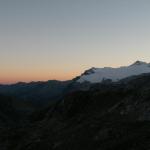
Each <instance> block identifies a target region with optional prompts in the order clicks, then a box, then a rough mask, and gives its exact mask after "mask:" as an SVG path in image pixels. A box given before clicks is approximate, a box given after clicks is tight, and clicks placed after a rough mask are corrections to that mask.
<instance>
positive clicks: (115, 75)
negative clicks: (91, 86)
mask: <svg viewBox="0 0 150 150" xmlns="http://www.w3.org/2000/svg"><path fill="white" fill-rule="evenodd" d="M143 73H150V63H146V62H142V61H136V62H135V63H133V64H132V65H129V66H125V67H119V68H111V67H104V68H91V69H89V70H87V71H85V72H84V73H83V74H82V75H81V76H80V77H79V79H78V80H77V82H80V83H83V82H90V83H99V82H102V81H103V80H106V79H111V80H112V81H113V82H115V81H119V80H120V79H123V78H126V77H130V76H134V75H140V74H143Z"/></svg>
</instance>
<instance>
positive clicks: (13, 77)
mask: <svg viewBox="0 0 150 150" xmlns="http://www.w3.org/2000/svg"><path fill="white" fill-rule="evenodd" d="M78 75H79V73H78V72H77V73H74V72H73V73H66V74H56V75H54V74H49V75H48V74H43V73H42V74H32V75H31V74H26V75H18V74H8V75H5V76H3V77H1V78H0V84H13V83H17V82H32V81H48V80H60V81H65V80H70V79H73V78H74V77H76V76H78Z"/></svg>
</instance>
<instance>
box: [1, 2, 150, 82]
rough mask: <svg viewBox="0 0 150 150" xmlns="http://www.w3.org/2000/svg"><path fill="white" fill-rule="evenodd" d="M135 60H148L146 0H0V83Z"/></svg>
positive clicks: (60, 76) (67, 75)
mask: <svg viewBox="0 0 150 150" xmlns="http://www.w3.org/2000/svg"><path fill="white" fill-rule="evenodd" d="M136 60H142V61H147V62H150V0H0V83H14V82H18V81H26V82H29V81H37V80H50V79H59V80H67V79H71V78H73V77H74V76H76V75H79V74H80V73H82V72H83V71H84V70H85V69H88V68H90V67H93V66H94V67H104V66H112V67H117V66H121V65H129V64H131V63H133V62H134V61H136Z"/></svg>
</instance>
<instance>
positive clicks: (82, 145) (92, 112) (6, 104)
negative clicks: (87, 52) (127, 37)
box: [0, 61, 150, 150]
mask: <svg viewBox="0 0 150 150" xmlns="http://www.w3.org/2000/svg"><path fill="white" fill-rule="evenodd" d="M149 126H150V67H149V64H148V63H145V62H141V61H136V62H135V63H133V64H132V65H129V66H126V67H119V68H106V67H105V68H92V69H89V70H87V71H85V72H84V73H83V74H81V75H80V76H79V77H76V78H74V79H73V80H70V81H63V82H62V81H47V82H31V83H17V84H12V85H0V149H1V150H10V149H11V150H91V149H92V150H114V149H115V150H120V149H121V150H149V149H150V128H149Z"/></svg>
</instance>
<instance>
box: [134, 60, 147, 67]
mask: <svg viewBox="0 0 150 150" xmlns="http://www.w3.org/2000/svg"><path fill="white" fill-rule="evenodd" d="M147 64H148V63H146V62H143V61H139V60H137V61H136V62H134V63H133V64H132V66H133V65H147Z"/></svg>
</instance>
